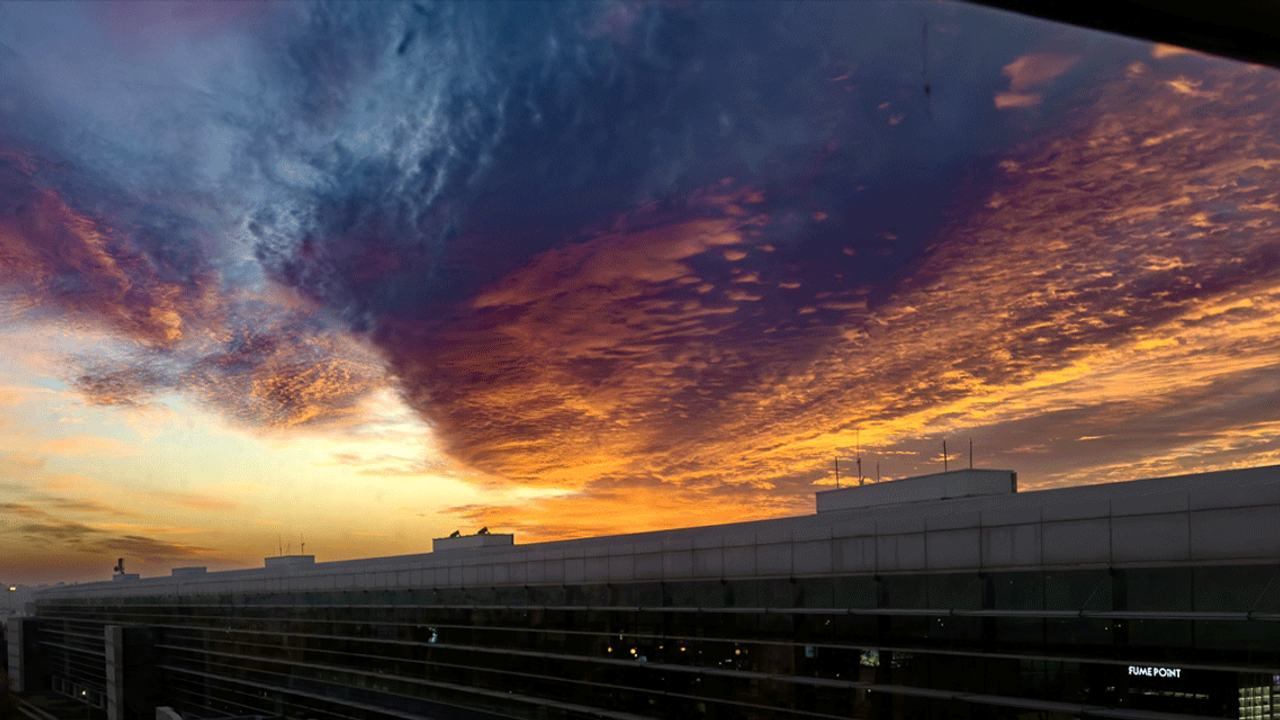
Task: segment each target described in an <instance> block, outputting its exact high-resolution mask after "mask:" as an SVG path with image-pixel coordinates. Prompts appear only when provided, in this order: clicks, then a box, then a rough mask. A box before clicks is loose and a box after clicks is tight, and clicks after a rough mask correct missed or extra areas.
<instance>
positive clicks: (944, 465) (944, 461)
mask: <svg viewBox="0 0 1280 720" xmlns="http://www.w3.org/2000/svg"><path fill="white" fill-rule="evenodd" d="M942 471H943V472H946V471H947V441H946V440H943V441H942Z"/></svg>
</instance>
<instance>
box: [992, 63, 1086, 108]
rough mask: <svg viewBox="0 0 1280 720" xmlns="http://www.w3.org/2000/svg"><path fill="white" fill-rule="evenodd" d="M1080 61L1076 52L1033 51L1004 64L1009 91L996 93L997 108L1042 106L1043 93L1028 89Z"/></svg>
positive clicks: (1047, 80)
mask: <svg viewBox="0 0 1280 720" xmlns="http://www.w3.org/2000/svg"><path fill="white" fill-rule="evenodd" d="M1079 61H1080V57H1079V56H1077V55H1055V54H1050V53H1032V54H1029V55H1023V56H1022V57H1020V58H1018V59H1017V60H1014V61H1013V62H1011V63H1009V64H1008V65H1005V66H1004V68H1003V69H1002V70H1001V72H1002V73H1003V74H1004V75H1006V76H1007V77H1008V78H1009V91H1008V92H999V93H996V98H995V104H996V108H997V109H1000V110H1008V109H1010V108H1021V107H1031V106H1032V105H1039V104H1040V100H1041V97H1040V95H1038V94H1036V93H1029V92H1026V91H1027V90H1029V89H1031V88H1033V87H1036V86H1037V85H1043V84H1044V83H1047V82H1049V81H1050V80H1053V79H1054V78H1057V77H1059V76H1061V75H1063V74H1064V73H1066V72H1067V71H1068V70H1070V69H1071V68H1072V67H1074V66H1075V64H1076V63H1077V62H1079Z"/></svg>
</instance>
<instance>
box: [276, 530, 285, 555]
mask: <svg viewBox="0 0 1280 720" xmlns="http://www.w3.org/2000/svg"><path fill="white" fill-rule="evenodd" d="M276 554H277V555H284V536H283V535H280V534H277V535H276Z"/></svg>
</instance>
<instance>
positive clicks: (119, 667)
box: [104, 625, 124, 720]
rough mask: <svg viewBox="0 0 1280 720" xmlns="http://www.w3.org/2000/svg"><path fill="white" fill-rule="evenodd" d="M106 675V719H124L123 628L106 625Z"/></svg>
mask: <svg viewBox="0 0 1280 720" xmlns="http://www.w3.org/2000/svg"><path fill="white" fill-rule="evenodd" d="M104 634H105V636H106V637H105V638H104V639H105V643H106V645H105V648H104V649H105V650H106V675H107V720H124V628H122V627H120V626H119V625H108V626H107V627H106V629H105V631H104Z"/></svg>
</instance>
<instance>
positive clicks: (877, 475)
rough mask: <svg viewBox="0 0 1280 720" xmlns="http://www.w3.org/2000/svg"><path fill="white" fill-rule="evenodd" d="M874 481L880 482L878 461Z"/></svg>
mask: <svg viewBox="0 0 1280 720" xmlns="http://www.w3.org/2000/svg"><path fill="white" fill-rule="evenodd" d="M876 482H880V461H879V460H877V461H876Z"/></svg>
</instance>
